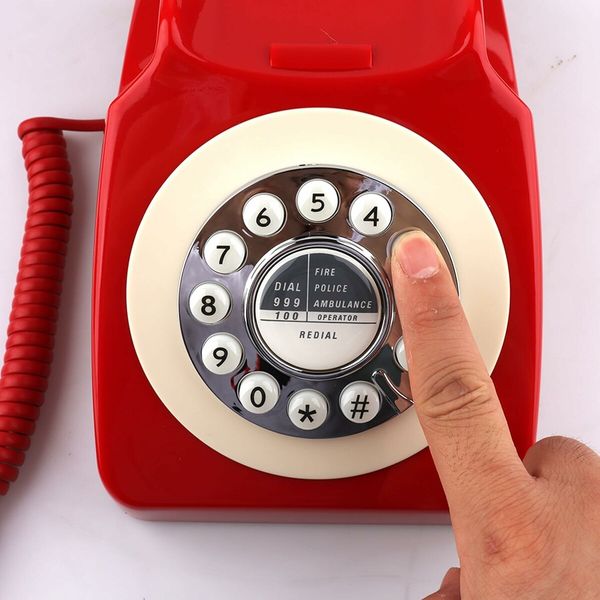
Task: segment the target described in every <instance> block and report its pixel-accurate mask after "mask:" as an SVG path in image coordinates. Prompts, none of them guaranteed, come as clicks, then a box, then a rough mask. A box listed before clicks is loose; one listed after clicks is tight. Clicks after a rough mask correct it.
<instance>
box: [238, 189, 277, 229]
mask: <svg viewBox="0 0 600 600" xmlns="http://www.w3.org/2000/svg"><path fill="white" fill-rule="evenodd" d="M242 218H243V220H244V225H245V226H246V227H247V228H248V229H249V231H250V232H251V233H253V234H255V235H260V236H262V237H268V236H270V235H275V234H276V233H277V232H278V231H279V230H280V229H281V228H282V227H283V224H284V223H285V206H284V205H283V202H282V201H281V200H280V199H279V198H278V197H277V196H274V195H273V194H256V196H252V198H250V199H249V200H248V201H247V202H246V204H244V208H243V209H242Z"/></svg>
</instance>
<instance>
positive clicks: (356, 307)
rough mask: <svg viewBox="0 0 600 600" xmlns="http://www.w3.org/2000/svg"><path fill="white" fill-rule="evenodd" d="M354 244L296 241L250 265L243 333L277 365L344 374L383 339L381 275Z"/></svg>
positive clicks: (384, 313) (309, 372)
mask: <svg viewBox="0 0 600 600" xmlns="http://www.w3.org/2000/svg"><path fill="white" fill-rule="evenodd" d="M353 246H354V244H352V243H338V242H334V241H331V242H327V241H308V242H305V243H302V242H296V243H294V244H292V245H290V246H288V247H287V248H285V249H283V250H281V251H280V252H275V253H274V255H273V256H272V257H271V258H270V259H268V260H266V261H265V263H264V264H262V265H257V267H256V270H255V274H254V276H253V278H252V281H251V283H250V287H249V291H248V298H247V316H248V323H249V330H250V335H251V336H252V338H253V340H254V342H255V344H256V345H257V347H258V349H259V350H260V351H262V353H263V354H265V355H267V357H268V358H269V359H270V360H273V361H276V362H277V363H279V365H280V366H281V367H282V368H284V369H286V370H291V371H293V372H296V373H298V372H301V373H303V374H306V375H307V376H309V377H310V376H311V375H312V376H317V377H318V376H319V375H326V374H327V375H331V374H332V373H334V372H337V373H341V372H346V371H348V370H351V369H354V368H357V367H358V366H359V364H362V363H363V362H366V361H367V360H368V359H369V358H370V357H371V353H372V351H375V350H377V347H378V345H379V344H380V342H381V341H382V340H383V339H384V336H385V333H386V329H387V325H388V321H389V318H388V306H387V304H388V303H387V299H386V294H385V284H384V281H383V275H382V274H381V273H380V271H379V269H378V268H377V266H376V264H375V262H374V261H372V260H370V258H369V257H368V256H367V255H366V253H365V252H364V250H362V249H361V248H360V247H357V248H356V249H355V248H353Z"/></svg>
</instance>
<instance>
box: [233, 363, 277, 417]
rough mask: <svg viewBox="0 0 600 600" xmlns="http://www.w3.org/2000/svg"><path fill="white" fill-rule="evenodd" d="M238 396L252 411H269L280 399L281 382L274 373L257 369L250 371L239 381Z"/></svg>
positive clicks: (259, 412)
mask: <svg viewBox="0 0 600 600" xmlns="http://www.w3.org/2000/svg"><path fill="white" fill-rule="evenodd" d="M237 394H238V398H239V399H240V402H241V403H242V406H243V407H244V408H245V409H246V410H247V411H248V412H251V413H254V414H257V415H262V414H263V413H266V412H269V411H270V410H272V409H273V407H274V406H275V405H276V404H277V400H279V384H278V383H277V381H276V380H275V378H274V377H273V376H272V375H269V374H268V373H263V372H262V371H256V372H255V373H249V374H248V375H246V376H245V377H244V378H243V379H242V380H241V381H240V383H239V385H238V389H237Z"/></svg>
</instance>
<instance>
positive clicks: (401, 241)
mask: <svg viewBox="0 0 600 600" xmlns="http://www.w3.org/2000/svg"><path fill="white" fill-rule="evenodd" d="M392 254H393V255H394V256H395V257H396V259H397V260H398V262H399V263H400V267H402V270H403V271H404V273H405V274H406V276H407V277H410V278H411V279H430V278H431V277H433V276H434V275H436V274H437V273H438V272H439V270H440V259H439V255H438V253H437V250H436V248H435V245H434V244H433V242H432V241H431V239H429V237H427V236H426V235H425V234H424V233H423V232H422V231H410V232H408V233H405V234H404V235H401V236H400V237H399V238H398V240H397V241H396V242H395V243H394V248H393V250H392Z"/></svg>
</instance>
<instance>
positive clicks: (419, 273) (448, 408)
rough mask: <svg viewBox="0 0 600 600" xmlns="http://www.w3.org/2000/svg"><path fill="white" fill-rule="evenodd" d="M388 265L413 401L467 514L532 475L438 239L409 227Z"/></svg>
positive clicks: (457, 515)
mask: <svg viewBox="0 0 600 600" xmlns="http://www.w3.org/2000/svg"><path fill="white" fill-rule="evenodd" d="M391 268H392V279H393V283H394V294H395V297H396V305H397V308H398V313H399V315H400V321H401V323H402V331H403V337H404V344H405V348H406V353H407V359H408V367H409V374H410V384H411V391H412V394H413V400H414V402H415V408H416V410H417V413H418V416H419V420H420V422H421V425H422V427H423V430H424V432H425V436H426V438H427V441H428V443H429V446H430V449H431V453H432V455H433V459H434V461H435V465H436V468H437V470H438V473H439V475H440V479H441V481H442V485H443V486H444V490H445V492H446V496H447V498H448V503H449V505H450V509H451V512H452V514H453V520H455V519H459V520H460V519H461V518H462V517H463V516H464V517H465V518H469V519H470V518H472V516H473V511H477V510H479V509H480V505H481V496H482V494H485V495H488V494H489V495H491V496H495V495H496V494H495V491H496V492H498V489H499V486H505V484H506V482H507V481H511V480H513V479H515V480H517V479H524V478H526V477H528V476H527V473H526V471H525V469H524V467H523V464H522V463H521V460H520V459H519V456H518V454H517V451H516V449H515V446H514V444H513V441H512V439H511V436H510V432H509V429H508V425H507V423H506V419H505V417H504V413H503V412H502V407H501V405H500V401H499V399H498V396H497V395H496V391H495V389H494V385H493V383H492V380H491V378H490V376H489V375H488V372H487V370H486V367H485V365H484V362H483V359H482V358H481V355H480V353H479V350H478V348H477V344H476V343H475V340H474V338H473V335H472V333H471V330H470V328H469V325H468V323H467V319H466V317H465V314H464V312H463V309H462V306H461V304H460V300H459V297H458V294H457V291H456V288H455V286H454V283H453V281H452V278H451V276H450V272H449V270H448V268H447V266H446V264H445V262H444V260H443V258H442V257H441V255H440V253H439V251H438V250H437V248H436V246H435V245H434V244H433V242H432V241H431V240H430V239H429V238H428V237H427V236H426V235H425V234H424V233H422V232H420V231H415V232H410V233H408V234H405V235H403V236H402V237H401V238H400V239H399V240H398V241H396V243H395V245H394V248H393V252H392V262H391Z"/></svg>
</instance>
